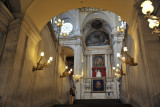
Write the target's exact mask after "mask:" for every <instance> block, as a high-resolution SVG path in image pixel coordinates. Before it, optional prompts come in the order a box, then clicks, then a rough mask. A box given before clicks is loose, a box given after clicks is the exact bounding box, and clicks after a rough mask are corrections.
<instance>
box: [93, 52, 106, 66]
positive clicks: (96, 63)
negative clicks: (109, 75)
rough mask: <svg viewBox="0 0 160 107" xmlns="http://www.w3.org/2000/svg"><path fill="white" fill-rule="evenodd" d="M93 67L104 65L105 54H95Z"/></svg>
mask: <svg viewBox="0 0 160 107" xmlns="http://www.w3.org/2000/svg"><path fill="white" fill-rule="evenodd" d="M92 61H93V67H104V66H105V61H104V55H93V60H92Z"/></svg>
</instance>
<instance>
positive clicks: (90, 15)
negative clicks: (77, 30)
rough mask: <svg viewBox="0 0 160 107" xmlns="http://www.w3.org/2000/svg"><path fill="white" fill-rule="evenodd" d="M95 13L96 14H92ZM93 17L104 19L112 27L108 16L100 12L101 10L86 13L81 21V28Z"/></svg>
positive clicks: (93, 18)
mask: <svg viewBox="0 0 160 107" xmlns="http://www.w3.org/2000/svg"><path fill="white" fill-rule="evenodd" d="M94 13H96V14H94ZM95 19H100V20H103V21H105V22H106V23H108V24H109V25H110V26H111V27H112V24H111V20H110V19H109V17H108V16H107V15H106V14H105V13H103V12H101V11H96V12H92V13H90V14H88V15H87V16H86V17H85V18H84V19H83V22H82V28H83V27H84V26H85V25H86V24H87V23H88V22H91V21H93V20H95Z"/></svg>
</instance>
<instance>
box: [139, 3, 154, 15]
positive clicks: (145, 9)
mask: <svg viewBox="0 0 160 107" xmlns="http://www.w3.org/2000/svg"><path fill="white" fill-rule="evenodd" d="M141 7H142V13H143V14H147V13H152V12H153V10H154V7H153V5H152V2H151V1H150V0H146V1H144V2H143V3H142V4H141Z"/></svg>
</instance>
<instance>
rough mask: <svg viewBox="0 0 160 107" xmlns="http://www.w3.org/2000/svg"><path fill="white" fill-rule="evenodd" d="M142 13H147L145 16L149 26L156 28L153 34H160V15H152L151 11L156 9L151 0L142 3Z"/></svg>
mask: <svg viewBox="0 0 160 107" xmlns="http://www.w3.org/2000/svg"><path fill="white" fill-rule="evenodd" d="M141 7H142V13H143V14H145V18H147V19H148V22H149V27H150V28H152V29H154V30H153V32H152V33H153V34H158V35H159V36H160V28H159V24H160V17H157V16H154V15H151V13H152V12H153V11H154V7H153V5H152V2H151V1H150V0H145V1H144V2H143V3H142V4H141Z"/></svg>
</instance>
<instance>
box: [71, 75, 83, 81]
mask: <svg viewBox="0 0 160 107" xmlns="http://www.w3.org/2000/svg"><path fill="white" fill-rule="evenodd" d="M80 78H82V75H73V79H74V80H76V81H77V82H78V81H79V80H80Z"/></svg>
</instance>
